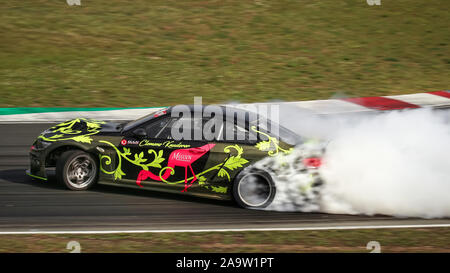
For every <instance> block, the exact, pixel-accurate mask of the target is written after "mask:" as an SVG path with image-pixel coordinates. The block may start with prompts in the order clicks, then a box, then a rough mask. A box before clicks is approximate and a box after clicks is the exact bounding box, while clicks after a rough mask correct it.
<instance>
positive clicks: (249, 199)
mask: <svg viewBox="0 0 450 273" xmlns="http://www.w3.org/2000/svg"><path fill="white" fill-rule="evenodd" d="M275 193H276V188H275V183H274V182H273V179H272V177H271V176H270V174H268V173H267V172H265V171H262V170H258V169H247V170H244V171H242V172H241V173H239V174H238V175H237V176H236V179H235V180H234V185H233V197H234V199H235V200H236V202H237V203H238V205H240V206H241V207H243V208H265V207H267V206H268V205H270V204H271V203H272V201H273V198H274V197H275Z"/></svg>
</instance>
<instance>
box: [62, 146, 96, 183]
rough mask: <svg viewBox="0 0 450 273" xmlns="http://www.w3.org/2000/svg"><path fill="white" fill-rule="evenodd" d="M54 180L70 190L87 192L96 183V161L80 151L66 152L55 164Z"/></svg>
mask: <svg viewBox="0 0 450 273" xmlns="http://www.w3.org/2000/svg"><path fill="white" fill-rule="evenodd" d="M56 179H57V181H58V182H60V183H62V184H64V185H65V186H66V187H67V188H68V189H70V190H74V191H83V190H87V189H89V188H90V187H92V186H93V185H94V184H95V183H96V182H97V179H98V164H97V160H95V159H94V157H93V156H92V155H91V154H89V153H86V152H83V151H80V150H69V151H66V152H64V153H63V154H62V155H61V156H60V157H59V159H58V162H57V163H56Z"/></svg>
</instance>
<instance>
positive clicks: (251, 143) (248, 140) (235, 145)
mask: <svg viewBox="0 0 450 273" xmlns="http://www.w3.org/2000/svg"><path fill="white" fill-rule="evenodd" d="M217 124H221V126H220V128H218V131H217V133H216V134H214V140H213V141H214V143H216V146H215V148H214V149H213V150H212V151H211V154H210V156H209V160H208V164H207V166H206V168H214V170H215V171H214V172H210V173H209V174H208V176H207V177H206V178H207V181H208V188H209V190H210V191H212V192H214V193H216V194H229V193H230V189H231V185H232V182H233V178H234V177H235V175H236V174H237V173H238V172H240V171H241V170H243V169H244V168H245V167H247V166H248V165H249V163H250V162H251V160H252V158H253V155H254V152H255V151H256V149H255V143H256V141H257V140H256V137H257V136H256V135H255V134H254V133H252V132H251V131H249V130H248V129H245V127H244V126H241V125H239V124H237V123H236V122H235V121H233V120H226V121H222V122H218V123H217ZM206 131H208V130H206ZM211 131H212V130H211ZM238 135H239V137H238ZM207 138H208V139H211V137H207Z"/></svg>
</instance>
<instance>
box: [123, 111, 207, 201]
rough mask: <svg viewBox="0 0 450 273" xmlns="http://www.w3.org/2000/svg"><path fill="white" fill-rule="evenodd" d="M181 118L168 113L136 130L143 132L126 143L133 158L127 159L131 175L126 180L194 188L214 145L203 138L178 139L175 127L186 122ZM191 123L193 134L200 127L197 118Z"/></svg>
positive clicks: (171, 188)
mask: <svg viewBox="0 0 450 273" xmlns="http://www.w3.org/2000/svg"><path fill="white" fill-rule="evenodd" d="M182 119H183V118H178V117H170V116H169V115H166V116H162V117H160V118H158V119H156V120H154V121H153V120H152V121H151V122H150V123H148V124H145V125H143V126H141V127H140V129H141V130H134V131H137V132H139V131H140V132H141V135H140V136H135V138H134V139H133V140H132V143H131V145H130V141H128V143H127V144H126V146H127V147H126V148H127V152H129V156H130V159H131V160H127V162H124V164H125V166H126V169H127V170H128V171H129V173H130V174H131V176H129V177H126V179H125V180H126V183H130V182H131V181H133V180H134V183H135V184H137V185H139V186H142V187H151V188H153V189H161V190H166V191H184V192H186V191H188V190H189V191H192V190H195V188H196V187H197V186H198V181H199V180H198V179H199V178H198V176H199V175H201V173H202V171H203V169H204V166H205V163H206V161H207V158H208V156H209V150H210V149H211V148H212V146H210V145H207V143H206V142H205V141H203V140H202V139H198V140H193V139H190V138H188V139H175V138H174V137H173V134H172V130H173V128H174V127H175V128H178V127H177V126H178V125H179V123H180V122H186V120H182ZM188 122H190V123H192V125H193V126H191V127H190V128H189V130H190V131H191V133H192V134H193V131H194V130H198V129H199V128H197V127H198V124H196V123H195V120H194V119H191V120H189V121H188ZM138 129H139V128H138ZM144 132H145V134H144ZM198 174H199V175H198Z"/></svg>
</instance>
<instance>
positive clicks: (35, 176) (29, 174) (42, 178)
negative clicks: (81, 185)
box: [25, 170, 47, 181]
mask: <svg viewBox="0 0 450 273" xmlns="http://www.w3.org/2000/svg"><path fill="white" fill-rule="evenodd" d="M25 173H26V175H28V176H30V177H33V178H37V179H40V180H44V181H47V177H41V176H38V175H35V174H32V173H31V171H30V170H26V171H25Z"/></svg>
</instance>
